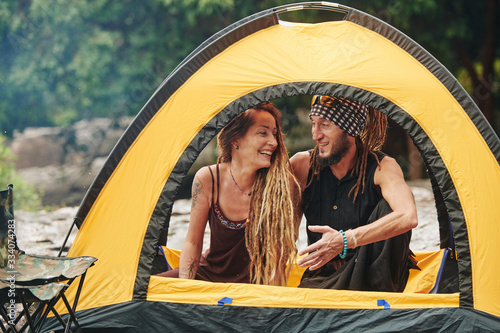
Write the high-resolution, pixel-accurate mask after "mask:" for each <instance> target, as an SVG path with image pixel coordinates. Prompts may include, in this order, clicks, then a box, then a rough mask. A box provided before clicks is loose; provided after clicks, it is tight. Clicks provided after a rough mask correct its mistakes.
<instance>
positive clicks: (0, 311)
mask: <svg viewBox="0 0 500 333" xmlns="http://www.w3.org/2000/svg"><path fill="white" fill-rule="evenodd" d="M85 276H86V272H85V273H84V274H82V275H81V276H80V281H79V284H78V288H77V291H76V296H75V300H74V301H73V304H72V305H71V304H70V303H69V301H68V299H67V298H66V295H65V294H64V293H65V292H66V289H67V287H66V288H64V289H63V290H61V291H60V292H59V293H58V294H57V296H56V297H54V298H52V299H50V300H47V301H40V302H31V301H28V299H29V298H27V297H29V293H30V292H29V290H28V289H20V290H18V295H17V296H18V298H19V299H18V300H19V303H21V304H22V306H23V308H22V310H21V311H20V312H19V313H17V315H16V317H15V318H12V315H10V313H8V312H10V309H8V308H6V304H10V303H5V304H4V305H2V306H1V307H0V315H1V317H2V318H3V320H4V321H5V323H6V325H4V323H2V321H0V328H1V332H5V333H7V332H12V333H18V332H25V331H26V330H27V329H28V328H29V332H35V333H36V332H40V331H41V329H42V326H43V323H44V322H45V320H46V319H47V316H48V314H49V313H50V312H52V313H53V314H54V316H55V318H56V319H57V320H58V321H59V323H60V324H61V327H64V333H70V332H82V328H81V327H80V325H79V324H78V319H77V318H76V315H75V310H76V306H77V304H78V300H79V297H80V293H81V289H82V286H83V283H84V280H85ZM73 280H74V279H71V280H70V281H69V282H68V285H69V284H71V283H72V282H73ZM59 300H62V302H63V303H64V305H65V307H66V309H67V311H68V315H67V318H66V319H67V320H65V319H64V318H63V317H62V316H61V315H60V314H59V313H58V312H57V311H56V309H55V305H56V303H57V302H58V301H59ZM23 318H24V320H25V322H24V323H23V324H22V326H21V327H18V326H19V323H20V322H21V320H23ZM72 326H73V327H72Z"/></svg>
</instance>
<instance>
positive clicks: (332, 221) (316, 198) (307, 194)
mask: <svg viewBox="0 0 500 333" xmlns="http://www.w3.org/2000/svg"><path fill="white" fill-rule="evenodd" d="M377 156H378V158H379V160H382V158H384V156H386V155H385V154H384V153H381V152H379V153H377ZM366 164H367V165H366V174H365V189H364V192H363V193H362V194H361V193H358V198H357V199H356V202H355V203H353V202H352V199H353V195H352V194H351V196H350V197H348V195H349V191H351V189H352V188H353V186H354V185H355V184H356V180H357V178H358V175H357V174H354V175H351V171H349V172H348V173H347V174H346V175H345V176H344V178H342V179H340V180H339V179H337V178H336V177H335V176H334V175H333V173H332V171H331V169H330V167H325V168H323V169H322V170H321V172H320V175H319V179H318V177H314V178H313V180H312V181H311V183H310V184H309V181H310V180H311V176H312V171H311V170H309V174H308V176H307V183H308V184H309V186H307V187H306V188H305V189H304V194H303V203H302V204H303V211H304V215H305V217H306V219H307V225H308V226H309V225H327V226H330V227H332V228H333V229H335V230H344V231H346V230H348V229H355V228H357V227H359V226H361V225H365V224H366V222H367V221H368V218H369V216H370V214H371V213H372V211H373V209H374V208H375V206H376V205H377V204H378V202H379V201H380V200H381V199H382V195H381V194H380V193H379V191H378V189H377V186H375V184H374V180H373V177H374V175H375V170H376V168H377V166H378V164H377V160H376V159H375V157H374V156H373V155H371V154H369V155H368V159H367V163H366ZM307 236H308V242H309V244H312V243H314V242H316V241H318V240H320V239H321V236H322V234H321V233H316V232H311V231H309V230H307ZM349 252H352V250H350V251H348V257H350V255H349V254H351V255H352V253H349Z"/></svg>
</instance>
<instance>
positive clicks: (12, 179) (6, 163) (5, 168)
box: [0, 135, 42, 211]
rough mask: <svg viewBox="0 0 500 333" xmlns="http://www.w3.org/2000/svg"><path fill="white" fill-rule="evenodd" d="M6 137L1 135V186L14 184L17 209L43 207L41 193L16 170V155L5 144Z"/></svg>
mask: <svg viewBox="0 0 500 333" xmlns="http://www.w3.org/2000/svg"><path fill="white" fill-rule="evenodd" d="M5 140H6V139H5V137H4V136H3V135H0V186H1V189H5V186H7V185H8V184H13V185H14V196H15V198H14V204H15V208H16V209H23V210H27V211H34V210H39V209H40V208H41V201H42V199H41V195H42V194H41V193H40V192H39V191H37V190H36V189H35V187H34V186H33V185H31V184H29V183H27V182H26V181H24V180H23V179H22V178H21V177H20V176H19V175H18V174H17V173H16V171H15V168H14V156H13V155H12V152H11V150H10V148H8V147H7V146H6V145H5Z"/></svg>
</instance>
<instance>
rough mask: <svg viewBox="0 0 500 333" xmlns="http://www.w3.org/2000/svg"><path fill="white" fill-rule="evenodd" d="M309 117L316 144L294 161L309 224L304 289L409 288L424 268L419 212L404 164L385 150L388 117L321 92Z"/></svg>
mask: <svg viewBox="0 0 500 333" xmlns="http://www.w3.org/2000/svg"><path fill="white" fill-rule="evenodd" d="M309 117H310V119H311V121H312V135H313V139H314V141H316V147H315V149H314V150H313V151H312V152H300V153H297V154H296V155H295V156H293V157H292V159H291V164H292V168H293V170H294V173H295V176H296V177H297V179H298V181H299V183H300V185H301V188H302V191H303V212H304V214H305V216H306V219H307V227H308V230H307V233H308V243H309V246H307V247H306V248H304V249H303V250H301V251H300V252H299V255H303V254H306V253H308V255H307V256H305V257H303V258H301V259H300V260H299V262H298V263H299V265H301V266H309V269H308V270H306V272H305V273H304V276H303V278H302V281H301V284H300V287H308V288H332V289H350V290H373V291H403V290H404V287H405V286H406V282H407V279H408V275H409V269H410V268H416V265H415V264H414V259H413V257H412V256H413V254H412V252H411V251H410V249H409V242H410V238H411V229H413V228H415V227H416V226H417V212H416V207H415V202H414V199H413V194H412V192H411V190H410V188H409V187H408V185H407V184H406V182H405V180H404V177H403V173H402V171H401V168H400V167H399V165H398V163H397V162H396V161H395V160H394V159H393V158H391V157H389V156H386V155H385V154H384V153H382V152H380V148H381V146H382V145H383V143H384V140H385V132H386V128H387V118H386V116H385V115H383V114H382V113H380V112H378V111H377V110H375V109H373V108H371V107H368V106H367V105H365V104H362V103H359V102H356V101H352V100H349V99H345V98H336V97H330V96H320V95H317V96H314V97H313V101H312V106H311V112H310V115H309Z"/></svg>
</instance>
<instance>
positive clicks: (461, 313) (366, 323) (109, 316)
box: [43, 301, 500, 333]
mask: <svg viewBox="0 0 500 333" xmlns="http://www.w3.org/2000/svg"><path fill="white" fill-rule="evenodd" d="M389 306H390V304H389ZM76 315H77V316H78V322H79V324H80V325H81V326H82V328H83V331H84V332H89V333H92V332H103V331H105V332H120V333H137V332H145V333H146V332H148V333H149V332H162V331H172V332H241V331H244V332H256V333H257V332H259V333H260V332H271V331H272V332H287V333H293V332H297V333H298V332H414V331H418V332H443V331H447V332H448V331H450V332H497V331H498V327H499V326H500V319H499V318H498V317H495V316H493V315H490V314H487V313H484V312H481V311H476V310H473V309H468V308H427V309H386V310H384V309H383V308H381V309H371V310H368V309H324V308H303V309H297V308H275V307H259V306H258V304H256V306H255V307H241V306H216V305H197V304H184V303H168V302H152V301H132V302H127V303H121V304H115V305H109V306H105V307H98V308H94V309H88V310H83V311H78V312H77V313H76ZM66 316H67V315H64V316H63V318H66ZM200 318H203V320H199V319H200ZM197 319H198V320H197ZM52 330H54V331H55V332H62V329H61V326H60V324H59V322H58V321H57V319H56V318H55V317H51V318H48V319H47V321H46V322H45V325H44V327H43V331H44V332H49V331H52Z"/></svg>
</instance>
